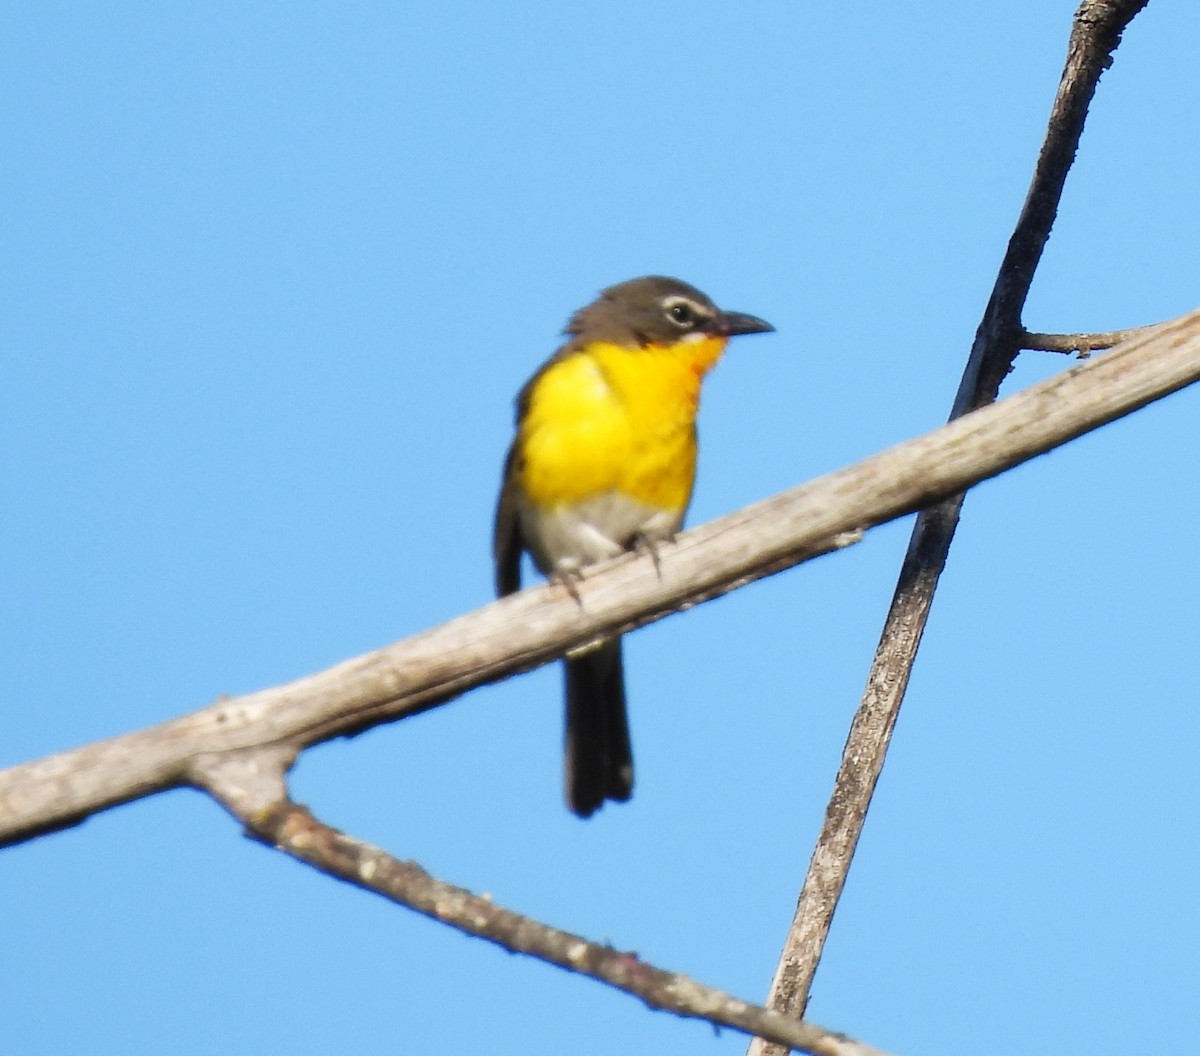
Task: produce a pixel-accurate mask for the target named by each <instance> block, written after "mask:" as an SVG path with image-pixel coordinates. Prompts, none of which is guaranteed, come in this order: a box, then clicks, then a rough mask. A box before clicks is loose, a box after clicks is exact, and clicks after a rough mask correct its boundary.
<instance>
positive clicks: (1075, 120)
mask: <svg viewBox="0 0 1200 1056" xmlns="http://www.w3.org/2000/svg"><path fill="white" fill-rule="evenodd" d="M1147 2H1148V0H1084V2H1083V3H1082V4H1081V5H1080V7H1079V9H1078V11H1076V13H1075V19H1074V23H1073V26H1072V30H1071V37H1070V42H1069V44H1068V47H1067V58H1066V63H1065V65H1064V69H1063V74H1062V80H1061V81H1060V83H1059V87H1058V92H1057V94H1056V96H1055V99H1054V105H1053V108H1052V110H1051V112H1050V119H1049V123H1048V125H1047V129H1046V136H1045V139H1044V141H1043V144H1042V150H1041V153H1040V155H1039V157H1038V161H1037V165H1036V167H1035V169H1034V174H1033V179H1032V181H1031V183H1030V188H1029V193H1028V195H1027V197H1026V199H1025V204H1024V206H1023V207H1022V210H1021V215H1020V217H1019V219H1018V221H1017V225H1016V228H1015V229H1014V231H1013V234H1012V237H1011V238H1010V239H1009V243H1008V250H1007V252H1006V253H1005V255H1004V260H1003V262H1002V264H1001V266H1000V271H999V274H998V276H997V278H996V283H995V286H994V287H993V289H992V294H991V297H990V299H989V300H988V304H987V307H986V309H985V310H984V314H983V319H982V321H981V322H980V324H979V329H978V331H977V332H976V334H975V340H974V343H973V344H972V347H971V354H970V357H969V359H968V361H967V366H966V369H965V371H964V372H963V377H962V381H961V382H960V384H959V388H958V393H957V395H956V396H955V399H954V406H953V408H952V410H951V413H950V417H951V419H954V418H957V417H959V416H961V415H963V414H966V413H967V412H968V411H972V410H975V409H976V408H979V407H982V406H984V405H985V404H988V403H992V402H994V401H995V399H996V395H997V393H998V391H999V388H1000V383H1001V382H1002V381H1003V379H1004V377H1005V375H1006V374H1007V373H1008V372H1009V370H1011V369H1012V365H1013V362H1014V360H1015V359H1016V356H1017V353H1018V351H1019V350H1020V347H1021V340H1022V337H1023V334H1024V331H1023V328H1022V325H1021V312H1022V309H1023V308H1024V305H1025V300H1026V297H1027V296H1028V294H1029V288H1030V285H1031V284H1032V282H1033V275H1034V272H1035V270H1036V269H1037V265H1038V262H1039V261H1040V260H1041V256H1042V250H1043V249H1044V248H1045V245H1046V241H1047V239H1048V238H1049V237H1050V229H1051V227H1052V226H1053V224H1054V218H1055V216H1056V214H1057V212H1058V205H1059V201H1060V200H1061V197H1062V191H1063V186H1064V184H1065V182H1066V178H1067V173H1068V172H1069V170H1070V168H1071V163H1072V162H1073V161H1074V159H1075V152H1076V150H1077V149H1078V146H1079V138H1080V135H1081V134H1082V132H1083V124H1084V120H1085V118H1086V116H1087V111H1088V106H1089V105H1090V103H1091V100H1092V96H1093V95H1094V94H1095V91H1096V86H1097V84H1098V82H1099V80H1100V75H1101V74H1102V73H1103V72H1104V70H1105V69H1107V68H1108V66H1109V65H1110V64H1111V62H1112V54H1113V52H1114V50H1115V49H1116V47H1117V45H1118V44H1119V43H1120V40H1121V33H1122V32H1123V30H1124V29H1125V27H1126V26H1127V25H1128V24H1129V22H1130V21H1131V20H1132V19H1133V17H1134V16H1135V15H1136V14H1137V13H1138V12H1139V11H1141V9H1142V8H1143V7H1145V6H1146V4H1147ZM962 502H963V495H958V496H955V497H953V498H951V499H947V500H946V501H944V502H942V503H939V504H938V505H936V506H932V507H930V508H928V509H927V510H924V511H923V512H922V513H921V514H920V515H919V516H918V518H917V522H916V525H915V527H914V528H913V533H912V537H911V539H910V541H909V545H908V551H907V553H906V554H905V557H904V561H903V564H902V565H901V568H900V576H899V581H898V583H897V585H896V591H895V594H894V595H893V598H892V604H891V607H890V609H889V610H888V614H887V618H886V619H885V621H884V625H883V630H882V633H881V636H880V641H879V646H878V648H877V650H876V652H875V658H874V661H873V662H872V664H871V670H870V673H869V674H868V676H867V685H866V689H865V691H864V693H863V697H862V701H861V703H860V705H859V709H858V712H857V714H856V715H855V717H854V721H853V723H852V724H851V727H850V733H849V736H848V738H847V741H846V747H845V750H844V752H843V755H842V761H841V765H840V767H839V769H838V773H837V778H836V779H835V783H834V789H833V794H832V796H831V798H830V800H829V805H828V806H827V807H826V810H825V821H824V824H823V826H822V829H821V834H820V836H819V837H818V839H817V845H816V848H815V850H814V852H813V856H812V861H811V863H810V865H809V871H808V875H807V876H806V877H805V880H804V886H803V888H802V890H801V892H800V899H799V902H798V904H797V906H796V914H795V918H794V919H793V922H792V927H791V930H790V931H789V933H788V937H787V941H786V944H785V946H784V950H783V953H782V955H781V957H780V961H779V965H778V967H777V969H776V973H775V978H774V980H773V982H772V985H771V993H770V996H769V1000H768V1004H769V1006H770V1007H772V1008H774V1009H777V1010H778V1011H781V1012H785V1013H788V1014H790V1015H793V1016H802V1015H803V1013H804V1010H805V1007H806V1006H807V1004H808V994H809V989H810V987H811V985H812V979H813V975H814V974H815V972H816V969H817V964H818V963H819V961H820V959H821V952H822V950H823V948H824V945H825V939H826V936H827V935H828V933H829V927H830V924H831V922H832V920H833V914H834V911H835V909H836V908H837V904H838V900H839V898H840V897H841V894H842V889H843V887H844V886H845V882H846V876H847V873H848V872H849V869H850V863H851V860H852V859H853V856H854V850H855V848H856V846H857V845H858V839H859V836H860V834H861V832H862V827H863V823H864V821H865V819H866V815H867V809H868V807H869V806H870V802H871V796H872V794H873V793H874V791H875V784H876V782H877V781H878V779H879V774H880V772H881V770H882V769H883V763H884V759H885V757H886V754H887V748H888V743H889V742H890V740H891V734H892V729H893V728H894V727H895V724H896V717H897V715H898V714H899V711H900V704H901V701H902V700H903V699H904V692H905V690H906V689H907V687H908V680H909V676H910V674H911V671H912V664H913V660H914V658H915V657H916V653H917V648H918V646H919V645H920V642H921V635H922V634H923V632H924V630H925V623H926V620H927V619H928V615H929V608H930V604H931V603H932V601H933V594H934V591H935V590H936V589H937V583H938V578H939V577H940V575H941V573H942V569H943V568H944V567H945V564H946V557H947V554H948V553H949V550H950V543H951V541H952V539H953V538H954V531H955V529H956V528H957V526H958V519H959V514H960V512H961V510H962ZM749 1051H750V1053H751V1054H752V1056H768V1054H771V1056H774V1054H781V1053H783V1052H784V1050H783V1049H781V1048H779V1047H778V1046H776V1045H771V1044H769V1043H766V1042H762V1041H755V1042H753V1043H752V1044H751V1046H750V1050H749Z"/></svg>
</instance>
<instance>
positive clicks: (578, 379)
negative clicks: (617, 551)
mask: <svg viewBox="0 0 1200 1056" xmlns="http://www.w3.org/2000/svg"><path fill="white" fill-rule="evenodd" d="M724 348H725V339H723V338H709V337H706V338H704V339H702V340H691V341H683V342H680V343H678V344H676V345H671V346H666V347H664V346H657V345H651V346H648V347H645V348H632V349H631V348H623V347H621V346H619V345H611V344H605V343H600V342H597V343H593V344H590V345H588V346H586V347H585V348H583V349H581V350H580V351H579V352H577V353H575V354H573V355H571V356H568V357H566V358H564V359H562V360H560V361H559V362H557V363H555V364H553V365H552V366H551V367H549V368H548V369H547V370H545V371H544V372H543V373H542V374H541V376H540V377H539V378H538V380H537V382H536V383H535V384H534V387H533V389H532V391H531V392H530V394H529V402H528V404H527V407H526V413H525V416H524V418H523V419H522V421H521V424H520V429H519V440H518V443H519V447H520V451H521V454H522V456H523V458H522V468H521V469H520V470H519V473H520V481H521V487H522V490H523V491H524V493H525V495H526V497H527V498H528V499H530V500H532V501H533V502H535V503H537V504H538V505H541V506H557V505H562V504H570V503H572V502H578V501H580V500H582V499H586V498H590V497H592V496H594V495H598V494H601V493H603V492H606V491H618V492H621V493H622V494H625V495H628V496H630V497H631V498H634V499H636V500H637V501H638V502H641V503H644V504H646V505H647V506H652V507H654V508H656V509H662V510H670V511H677V512H679V513H680V514H682V513H683V511H684V509H686V507H687V504H688V502H689V501H690V499H691V494H692V484H693V481H694V479H695V471H696V430H695V423H696V411H697V408H698V406H699V400H700V383H701V381H702V380H703V378H704V375H705V374H706V373H707V372H708V371H709V370H710V369H711V368H712V366H713V365H714V364H715V363H716V361H717V360H718V359H719V358H720V355H721V352H722V351H723V350H724Z"/></svg>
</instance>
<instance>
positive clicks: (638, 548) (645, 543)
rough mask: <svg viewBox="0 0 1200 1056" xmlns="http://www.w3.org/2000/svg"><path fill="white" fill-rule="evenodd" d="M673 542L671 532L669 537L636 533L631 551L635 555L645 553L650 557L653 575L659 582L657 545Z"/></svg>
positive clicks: (659, 567) (673, 534)
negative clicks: (652, 564) (652, 563)
mask: <svg viewBox="0 0 1200 1056" xmlns="http://www.w3.org/2000/svg"><path fill="white" fill-rule="evenodd" d="M674 541H675V533H674V532H672V533H671V534H670V535H662V534H661V533H656V534H654V535H648V534H647V533H646V532H638V533H637V535H635V536H634V537H633V550H634V552H635V553H639V554H640V553H643V552H645V553H647V554H649V555H650V560H651V561H653V562H654V574H655V575H656V576H658V578H659V579H660V580H661V579H662V563H661V561H660V560H659V556H658V544H659V543H671V542H674Z"/></svg>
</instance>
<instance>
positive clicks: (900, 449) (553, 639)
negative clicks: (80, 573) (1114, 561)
mask: <svg viewBox="0 0 1200 1056" xmlns="http://www.w3.org/2000/svg"><path fill="white" fill-rule="evenodd" d="M1197 380H1200V311H1198V312H1193V313H1192V314H1191V315H1188V316H1184V317H1183V318H1181V319H1178V320H1176V321H1174V322H1171V323H1164V324H1163V325H1162V326H1161V327H1158V328H1157V329H1156V330H1155V331H1154V332H1153V333H1150V334H1148V335H1147V336H1145V337H1142V338H1140V339H1138V340H1137V341H1131V342H1129V343H1127V344H1125V345H1122V346H1121V347H1120V348H1116V349H1114V350H1113V351H1111V352H1108V353H1106V354H1104V355H1102V356H1097V357H1096V358H1095V359H1092V360H1089V361H1088V362H1086V363H1080V364H1078V365H1076V366H1073V367H1072V368H1071V369H1070V370H1067V371H1064V372H1063V373H1061V374H1059V375H1058V376H1056V377H1054V378H1049V379H1047V380H1046V381H1043V382H1040V383H1038V384H1037V385H1033V386H1031V387H1030V388H1028V389H1025V390H1024V391H1023V392H1019V393H1017V394H1016V395H1015V396H1010V397H1009V398H1008V399H1006V400H1004V401H1003V402H1001V403H999V404H997V405H995V406H993V407H987V408H984V409H983V410H980V411H978V412H977V413H975V414H971V415H967V416H965V417H963V418H961V419H959V420H958V421H955V422H953V423H951V424H950V425H946V426H943V427H942V428H940V429H937V430H934V431H933V432H932V433H928V434H926V435H925V436H922V437H917V438H916V439H914V440H909V441H906V442H905V443H903V444H899V445H897V446H896V447H893V448H891V449H890V450H888V451H884V452H881V453H880V454H878V455H874V456H872V457H871V458H868V459H864V460H863V461H862V462H859V463H857V464H856V465H853V466H848V467H846V468H845V469H841V470H838V471H837V472H836V473H830V474H828V475H827V476H824V477H821V478H819V479H817V480H814V481H810V482H809V483H807V484H804V485H802V486H800V487H798V488H793V489H791V490H790V491H788V492H784V493H783V494H782V495H777V496H775V497H774V498H771V499H766V500H764V501H762V502H759V503H755V504H754V505H753V506H748V507H746V508H745V509H743V510H740V511H738V512H736V513H732V514H729V515H728V516H726V517H722V518H720V519H719V520H716V521H710V522H709V523H708V524H705V525H701V526H700V527H699V528H695V529H693V530H692V531H690V532H686V533H684V534H683V535H681V536H680V537H679V538H678V540H677V541H676V542H674V543H672V544H670V545H667V546H662V547H660V550H659V561H660V564H661V567H662V576H661V578H659V576H656V575H654V573H653V571H652V570H650V566H649V562H648V561H647V560H645V558H634V557H626V558H620V559H617V560H615V561H613V562H611V563H609V564H607V565H606V566H604V567H597V568H596V570H595V571H594V572H592V571H590V570H589V574H588V577H587V579H585V580H583V581H582V582H581V583H580V584H579V590H580V595H581V597H582V600H583V606H582V608H581V607H580V606H579V605H578V604H576V603H575V601H574V600H573V599H571V598H570V597H569V596H568V595H567V594H566V593H565V592H564V591H563V590H561V588H557V589H556V588H554V587H549V588H545V587H543V588H539V589H533V590H526V591H522V592H521V593H519V594H517V595H514V596H513V597H511V598H505V599H504V600H502V601H498V602H493V603H492V604H490V605H487V606H485V607H484V608H482V609H479V610H477V611H476V612H473V613H470V614H468V615H466V616H460V617H459V618H458V619H455V620H451V621H450V622H449V623H445V624H443V625H442V626H440V627H435V628H432V629H430V630H428V631H425V632H423V633H421V634H417V635H414V636H413V637H411V638H407V639H405V640H404V641H401V642H397V643H395V644H393V645H390V646H387V647H386V648H384V649H380V650H377V651H376V652H373V653H367V654H365V655H363V656H360V657H356V658H354V659H352V660H346V661H344V662H343V663H340V664H337V665H336V666H334V667H332V668H329V669H328V670H326V671H322V672H319V673H317V674H315V675H309V676H307V677H306V678H302V679H299V680H297V681H295V682H292V683H290V684H288V685H284V686H278V687H275V688H274V689H265V690H260V691H259V692H257V693H250V694H247V695H246V696H242V697H231V698H227V699H223V700H220V701H218V702H217V703H216V704H213V705H210V706H209V707H207V708H202V709H200V710H199V711H195V712H192V713H191V714H190V715H184V716H182V717H180V718H176V719H171V720H169V721H167V722H164V723H160V724H159V725H157V726H152V727H149V728H147V729H143V730H138V731H135V732H133V733H127V734H124V735H122V736H120V737H114V738H111V739H109V740H107V741H100V742H98V743H96V744H91V745H87V746H85V747H83V748H76V749H73V750H72V751H68V752H62V753H60V754H58V755H54V756H50V757H48V758H46V759H40V760H36V761H34V762H29V763H24V764H22V765H19V766H14V767H11V768H10V769H8V770H4V771H0V846H3V845H5V844H9V843H18V842H20V841H21V840H26V839H29V838H31V837H32V836H35V835H38V834H40V833H45V832H49V831H52V830H54V829H58V828H63V827H65V826H67V825H70V824H74V823H75V822H78V821H80V820H82V819H83V818H85V817H88V816H89V815H91V814H94V813H96V812H97V811H100V810H105V809H107V808H109V807H112V806H115V805H117V804H119V803H125V802H128V801H130V800H133V799H137V798H140V797H142V796H148V795H152V794H154V793H155V792H161V791H163V790H165V789H168V788H175V787H178V786H180V785H201V786H205V784H206V780H207V776H206V775H207V773H208V770H209V768H210V767H211V766H212V765H214V764H215V763H218V762H220V761H221V760H222V759H223V758H226V757H229V756H233V755H236V754H237V753H239V752H243V751H246V750H251V749H262V748H266V747H271V748H272V749H273V750H274V751H275V752H276V753H277V754H278V757H279V759H280V760H281V765H282V766H286V765H290V763H291V761H292V760H293V759H294V758H295V756H296V754H297V753H298V752H299V751H301V750H302V749H304V748H307V747H309V746H311V745H314V744H318V743H321V742H323V741H327V740H330V739H331V738H333V737H340V736H345V735H347V734H350V733H355V732H359V731H362V730H365V729H367V728H369V727H371V726H375V725H378V724H380V723H383V722H390V721H393V720H395V719H398V718H402V717H404V716H406V715H413V714H416V713H417V712H420V711H424V710H427V709H429V708H432V707H434V706H436V705H437V704H440V703H444V702H445V701H447V700H449V699H451V698H452V697H454V696H455V695H456V694H458V693H461V692H463V691H464V690H466V689H469V688H471V687H472V686H478V685H482V684H484V683H486V682H493V681H496V680H497V679H500V678H503V677H505V676H507V675H511V674H513V673H515V672H517V671H523V670H527V669H528V668H530V667H533V666H536V665H538V664H542V663H547V662H549V661H550V660H553V659H555V658H556V657H558V656H561V655H562V654H563V652H565V651H566V650H568V649H571V648H573V647H575V646H577V645H580V644H582V643H584V642H587V641H591V640H592V639H594V638H597V637H605V636H607V635H610V634H613V633H617V632H623V631H625V630H628V629H630V628H633V627H638V626H641V625H643V624H645V623H648V622H650V621H652V620H656V619H659V618H661V617H662V616H664V615H666V614H667V613H670V612H675V611H677V610H679V609H681V608H686V607H688V606H690V605H694V604H696V603H698V602H700V601H704V600H707V599H709V598H714V597H717V596H719V595H721V594H724V593H727V592H728V591H730V590H733V589H735V588H736V587H739V586H742V585H744V584H746V583H749V582H751V581H753V580H755V579H760V578H762V577H763V576H766V575H770V574H772V573H774V572H778V571H781V570H783V569H785V568H790V567H792V566H794V565H797V564H799V563H801V562H802V561H806V560H808V559H809V558H811V557H813V556H815V555H817V554H822V553H828V552H829V551H830V550H833V549H836V548H839V547H842V546H846V545H848V544H849V543H851V542H853V541H854V540H855V539H857V538H859V536H860V535H861V533H862V530H863V529H865V528H869V527H872V526H874V525H877V524H882V523H883V522H885V521H887V520H890V519H892V518H895V517H898V516H901V515H903V514H905V513H908V512H911V511H913V510H916V509H920V508H922V507H924V506H927V505H928V504H929V503H930V502H936V501H938V500H939V499H942V498H944V497H945V496H947V495H953V494H956V493H958V492H960V491H962V490H963V489H964V488H967V487H970V486H971V485H972V484H975V483H976V482H978V481H980V480H983V479H986V478H987V477H991V476H995V475H996V474H997V473H1001V472H1003V471H1004V470H1006V469H1009V468H1011V467H1012V466H1014V465H1017V464H1018V463H1020V462H1024V461H1027V460H1028V459H1030V458H1033V457H1035V456H1036V455H1038V454H1041V453H1043V452H1045V451H1048V450H1050V449H1051V448H1053V447H1056V446H1058V445H1059V444H1062V443H1065V442H1066V441H1067V440H1069V439H1072V438H1073V437H1076V436H1080V435H1081V434H1083V433H1085V432H1088V431H1089V430H1091V429H1096V428H1098V427H1099V426H1101V425H1103V424H1104V423H1106V422H1110V421H1113V420H1114V419H1116V418H1119V417H1120V416H1122V415H1125V414H1129V413H1130V412H1132V411H1134V410H1136V409H1137V408H1139V407H1143V406H1145V405H1146V404H1147V403H1150V402H1151V401H1153V400H1156V399H1159V398H1161V397H1162V396H1165V395H1167V394H1168V393H1171V392H1174V391H1176V390H1178V389H1180V388H1182V387H1184V386H1185V385H1189V384H1191V383H1193V382H1195V381H1197ZM266 776H267V777H268V778H269V776H270V775H266ZM262 781H263V775H261V774H257V773H255V772H254V771H253V770H248V771H246V772H245V773H244V774H243V776H242V778H241V779H240V786H239V787H242V788H243V789H244V790H245V794H246V795H248V796H249V795H254V794H257V790H258V789H259V788H260V785H261V784H262ZM797 1018H798V1017H797Z"/></svg>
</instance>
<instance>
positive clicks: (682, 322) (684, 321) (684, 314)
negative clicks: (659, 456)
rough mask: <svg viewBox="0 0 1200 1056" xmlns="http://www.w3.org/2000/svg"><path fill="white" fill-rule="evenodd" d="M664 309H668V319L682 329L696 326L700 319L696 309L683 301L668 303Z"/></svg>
mask: <svg viewBox="0 0 1200 1056" xmlns="http://www.w3.org/2000/svg"><path fill="white" fill-rule="evenodd" d="M663 308H665V309H666V312H667V318H668V319H670V320H671V322H673V323H674V324H675V325H676V326H678V327H679V328H680V329H684V330H686V329H688V328H689V327H692V326H695V325H696V321H697V318H698V316H697V313H696V309H695V308H694V307H692V305H691V303H690V302H689V301H685V300H682V299H680V300H671V301H667V302H666V304H664V305H663Z"/></svg>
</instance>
